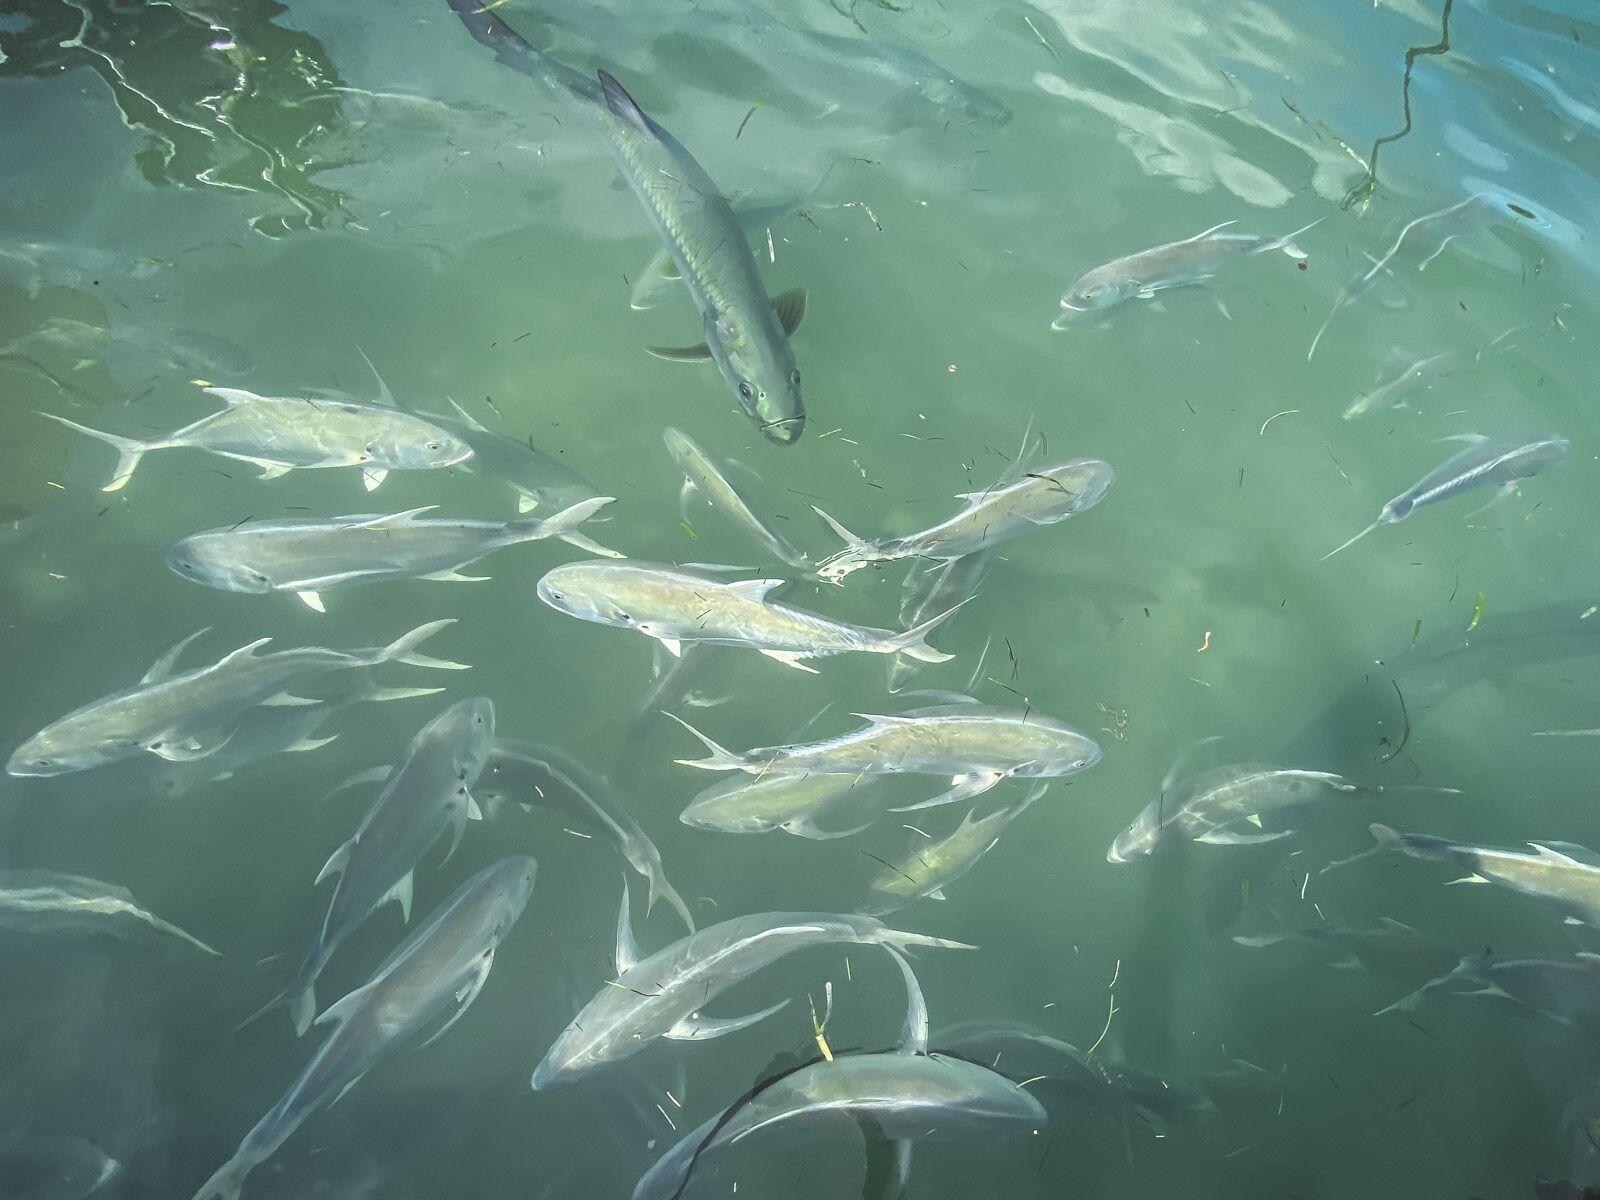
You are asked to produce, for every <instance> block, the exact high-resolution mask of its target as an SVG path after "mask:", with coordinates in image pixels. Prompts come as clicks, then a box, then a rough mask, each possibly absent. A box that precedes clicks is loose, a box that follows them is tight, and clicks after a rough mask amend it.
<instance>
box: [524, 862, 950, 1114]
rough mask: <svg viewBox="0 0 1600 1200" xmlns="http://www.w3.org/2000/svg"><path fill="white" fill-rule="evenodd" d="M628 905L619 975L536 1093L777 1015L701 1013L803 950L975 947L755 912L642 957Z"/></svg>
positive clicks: (842, 920)
mask: <svg viewBox="0 0 1600 1200" xmlns="http://www.w3.org/2000/svg"><path fill="white" fill-rule="evenodd" d="M622 903H623V907H622V912H621V914H620V917H619V919H618V922H617V950H616V962H615V966H616V970H617V978H616V979H615V980H614V981H612V982H610V983H608V984H607V985H606V986H605V987H603V988H601V989H600V991H599V993H598V994H597V995H596V996H595V997H594V999H593V1000H591V1001H589V1003H588V1004H587V1005H585V1006H584V1008H583V1011H582V1012H580V1013H578V1015H577V1016H576V1017H574V1018H573V1019H572V1023H571V1024H570V1025H568V1026H567V1028H566V1030H565V1031H563V1032H562V1034H561V1036H560V1037H558V1038H557V1039H556V1041H555V1044H554V1045H552V1046H551V1047H550V1050H549V1052H548V1053H547V1054H546V1055H545V1056H544V1058H543V1059H542V1060H541V1061H540V1063H539V1065H538V1067H537V1068H536V1069H535V1070H534V1073H533V1086H534V1087H535V1088H545V1087H550V1086H552V1085H554V1084H558V1083H565V1082H567V1081H568V1080H571V1079H574V1078H576V1077H577V1076H579V1075H583V1074H586V1073H587V1072H589V1071H593V1070H595V1069H596V1068H598V1067H601V1066H604V1065H605V1064H606V1063H611V1062H617V1061H618V1060H620V1059H624V1058H627V1057H629V1056H630V1055H633V1054H637V1053H638V1052H639V1051H640V1050H642V1049H644V1047H645V1046H647V1045H649V1044H650V1043H651V1042H653V1041H654V1040H655V1039H657V1038H660V1037H667V1038H674V1039H679V1040H685V1041H693V1040H703V1039H707V1038H714V1037H721V1036H722V1035H724V1034H728V1033H733V1032H734V1031H736V1030H740V1029H745V1028H748V1027H749V1026H751V1025H753V1024H755V1023H756V1022H757V1021H760V1020H762V1019H763V1018H765V1017H768V1016H771V1015H772V1014H773V1013H775V1012H777V1011H778V1010H779V1009H781V1008H782V1007H784V1005H786V1004H787V1003H788V1001H787V1000H783V1001H780V1002H779V1003H777V1004H775V1005H773V1006H772V1007H770V1008H766V1009H762V1010H761V1011H760V1012H756V1013H750V1014H746V1015H744V1016H739V1017H726V1018H716V1017H709V1016H706V1015H705V1014H704V1013H703V1012H702V1009H703V1008H704V1007H705V1005H707V1004H708V1003H710V1002H711V1000H712V999H714V998H715V997H716V996H718V995H719V994H721V993H722V992H723V991H725V990H726V989H727V988H730V987H732V986H733V985H734V984H736V983H738V982H739V981H741V980H743V979H745V978H746V977H748V976H749V975H752V974H754V973H755V972H756V971H758V970H760V969H761V968H762V967H765V966H767V965H768V964H770V963H773V962H776V961H777V960H778V959H780V958H782V957H783V956H784V955H786V954H792V953H793V952H794V951H796V950H801V949H804V948H805V947H807V946H829V945H841V944H843V945H884V946H890V947H904V946H930V947H938V948H943V949H955V950H970V949H972V948H973V947H971V946H967V945H965V944H964V943H962V942H952V941H948V940H946V939H944V938H936V937H928V936H927V935H925V934H920V933H906V932H903V931H901V930H898V929H890V928H888V927H887V926H885V925H884V924H883V922H881V921H879V920H877V919H876V918H873V917H866V916H857V915H854V914H848V913H757V914H753V915H751V916H745V917H735V918H733V919H732V920H729V921H723V922H721V923H719V924H716V925H712V926H710V927H708V928H706V929H702V930H700V931H699V932H698V933H694V934H690V935H689V936H688V937H685V938H680V939H679V940H678V941H676V942H673V943H672V944H671V945H669V946H667V947H665V948H663V949H661V950H658V951H656V953H654V954H652V955H650V956H649V957H648V958H644V959H640V958H639V954H638V950H637V949H636V948H635V946H634V942H633V933H632V929H631V927H630V925H629V921H628V895H627V889H626V886H624V889H623V897H622Z"/></svg>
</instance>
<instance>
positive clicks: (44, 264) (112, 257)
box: [0, 238, 172, 300]
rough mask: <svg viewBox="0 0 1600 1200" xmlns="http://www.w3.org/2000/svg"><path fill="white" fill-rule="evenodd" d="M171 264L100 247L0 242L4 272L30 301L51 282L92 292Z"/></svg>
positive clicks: (59, 243)
mask: <svg viewBox="0 0 1600 1200" xmlns="http://www.w3.org/2000/svg"><path fill="white" fill-rule="evenodd" d="M171 265H172V264H171V263H170V262H167V261H166V260H165V259H159V258H148V257H145V258H140V257H135V256H133V255H130V254H123V253H119V252H117V251H114V250H102V249H100V248H99V247H96V246H75V245H71V244H70V243H67V242H25V241H21V240H19V239H12V238H7V239H5V240H4V241H0V274H5V275H7V276H10V277H11V278H13V279H15V280H18V281H19V282H20V284H21V286H22V288H23V289H24V290H25V291H26V292H27V293H28V299H30V300H37V299H38V298H39V294H40V292H42V291H43V290H44V288H45V286H46V285H47V284H48V285H49V286H51V287H61V288H69V289H71V290H72V291H75V292H80V293H82V294H83V295H88V294H89V292H90V291H91V290H92V289H93V288H94V287H95V285H97V284H100V283H102V282H105V283H107V284H109V283H110V282H111V281H112V280H117V281H126V280H128V279H147V278H149V277H150V276H151V275H154V274H155V273H156V272H157V271H158V270H160V269H161V268H162V267H168V266H171Z"/></svg>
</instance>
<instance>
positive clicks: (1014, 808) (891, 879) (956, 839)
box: [860, 784, 1049, 916]
mask: <svg viewBox="0 0 1600 1200" xmlns="http://www.w3.org/2000/svg"><path fill="white" fill-rule="evenodd" d="M1048 786H1049V785H1048V784H1039V785H1037V786H1036V787H1034V788H1033V790H1032V791H1030V792H1029V793H1028V794H1027V795H1026V796H1024V797H1023V798H1022V799H1021V800H1019V801H1017V803H1015V804H1013V805H1010V806H1009V807H1007V808H1002V809H999V810H997V811H995V812H992V813H990V814H989V815H988V816H986V817H984V818H983V819H982V820H978V819H977V813H978V810H977V809H973V810H972V811H971V812H969V813H968V814H967V815H966V817H964V818H963V819H962V822H961V824H960V825H958V826H957V827H956V830H955V832H954V833H951V834H947V835H946V836H945V837H942V838H934V839H933V840H931V841H930V840H928V839H926V838H923V837H920V836H917V835H915V834H913V838H914V839H915V840H914V841H913V842H912V844H911V847H910V849H909V850H908V851H907V852H906V853H905V854H904V855H902V856H901V857H900V858H899V859H898V860H897V861H896V862H894V863H892V864H890V866H889V867H888V868H887V869H886V870H884V871H882V872H881V873H879V874H878V875H876V876H874V877H873V879H872V881H871V882H870V883H868V885H867V899H866V902H865V903H864V904H862V905H861V908H860V911H861V912H864V913H871V914H872V915H873V916H883V915H884V914H885V913H891V912H896V911H898V910H899V909H902V908H904V907H905V906H906V905H908V904H910V903H911V902H912V901H915V900H920V899H922V898H924V897H927V898H928V899H930V900H943V899H944V898H945V894H944V889H945V887H946V886H947V885H949V884H952V883H954V882H955V881H956V880H958V879H960V878H961V877H962V876H963V875H965V874H966V873H967V872H968V871H970V870H971V869H972V868H973V867H975V866H976V865H977V863H978V860H979V859H980V858H982V857H983V856H984V855H985V854H987V853H989V851H991V850H993V849H994V848H995V845H996V843H998V842H999V841H1000V835H1001V834H1002V833H1004V832H1005V829H1006V826H1008V825H1010V824H1011V822H1012V821H1015V820H1016V819H1017V818H1018V817H1020V816H1021V815H1022V813H1023V811H1024V810H1025V809H1026V808H1028V806H1029V805H1031V804H1032V803H1033V802H1034V801H1035V800H1037V799H1038V798H1039V797H1040V796H1042V795H1044V793H1045V788H1046V787H1048Z"/></svg>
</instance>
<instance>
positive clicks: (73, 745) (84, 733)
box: [6, 620, 466, 775]
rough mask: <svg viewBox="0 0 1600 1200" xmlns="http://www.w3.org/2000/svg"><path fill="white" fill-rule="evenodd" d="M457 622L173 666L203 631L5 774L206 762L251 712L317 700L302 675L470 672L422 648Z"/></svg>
mask: <svg viewBox="0 0 1600 1200" xmlns="http://www.w3.org/2000/svg"><path fill="white" fill-rule="evenodd" d="M454 623H455V622H454V621H453V620H446V621H430V622H428V623H427V624H426V625H419V626H418V627H417V628H415V629H413V630H412V631H411V632H410V633H407V634H404V635H403V636H401V637H398V638H396V639H395V640H394V641H393V642H390V643H389V644H388V645H387V646H373V647H368V648H366V649H360V650H330V649H325V648H323V647H320V646H302V647H300V648H299V649H296V650H279V651H276V652H274V653H271V654H257V653H256V650H258V649H259V648H260V647H262V646H264V645H266V644H267V643H268V642H270V641H271V640H272V639H271V638H258V639H256V640H255V641H253V642H251V643H250V644H249V645H248V646H241V647H239V649H237V650H235V651H233V653H231V654H228V655H226V656H225V657H223V658H222V659H220V660H219V661H217V662H215V663H212V664H210V665H209V666H204V667H196V668H194V669H193V670H189V671H176V672H175V670H174V668H175V667H176V665H177V661H178V656H179V655H180V654H181V653H182V652H183V650H184V649H185V648H186V647H187V646H188V645H189V644H190V643H191V642H193V641H194V640H195V638H197V637H199V636H201V634H203V633H205V632H207V631H206V630H204V629H202V630H199V631H198V632H196V633H192V634H190V635H189V636H188V637H186V638H185V639H183V641H181V642H179V643H178V644H177V645H176V646H174V647H172V648H171V649H170V650H168V651H166V652H165V653H164V654H162V655H161V657H160V658H158V659H157V660H156V661H155V663H154V664H152V665H151V667H150V669H149V670H148V671H146V672H145V674H144V678H143V679H141V680H140V681H139V682H138V683H137V684H135V685H134V686H133V687H131V688H127V689H125V690H123V691H120V692H115V693H113V694H112V695H110V696H106V697H104V698H102V699H99V700H96V701H94V702H93V703H91V704H86V705H84V706H83V707H82V708H79V709H77V710H75V711H73V712H70V713H68V714H67V715H66V716H64V717H62V718H60V719H59V720H57V721H52V722H51V723H50V724H49V725H47V726H45V727H44V728H43V729H41V730H40V731H39V732H38V733H36V734H34V735H33V736H32V737H30V738H29V739H28V740H27V741H25V742H24V743H22V745H20V746H18V747H17V749H16V750H15V751H13V752H12V754H11V758H10V760H9V761H8V762H7V763H6V771H7V772H8V773H9V774H12V775H65V774H68V773H70V772H72V771H83V770H87V769H88V768H90V767H98V766H102V765H104V764H105V763H111V762H118V761H120V760H122V759H127V758H136V757H138V756H139V755H141V754H146V753H149V754H155V755H157V756H159V757H161V758H165V759H168V760H169V761H177V762H187V761H193V760H195V759H201V758H205V757H207V756H208V755H210V754H214V753H215V752H216V751H217V750H218V749H220V748H221V747H222V746H224V745H225V744H226V743H227V742H228V739H229V738H231V737H232V736H233V732H234V730H235V729H236V728H237V727H238V722H239V720H240V718H241V717H242V716H243V715H244V714H245V713H246V712H248V711H249V710H250V709H253V708H255V707H257V706H259V705H267V706H269V707H270V706H272V705H285V706H290V705H311V704H317V703H319V702H318V701H316V700H310V699H307V698H306V697H303V696H296V695H293V694H292V693H290V692H288V691H286V690H285V688H287V687H289V686H291V685H293V684H295V683H297V682H299V681H302V680H306V679H312V678H316V677H317V676H319V675H326V674H328V673H330V672H333V671H350V670H358V669H361V668H364V667H375V666H377V665H378V664H379V663H386V662H398V663H407V664H409V665H411V666H414V667H434V668H440V669H446V670H465V669H466V667H465V664H463V663H455V662H450V661H448V660H446V659H440V658H431V657H429V656H428V655H426V654H421V653H418V651H417V647H418V646H420V645H421V644H422V643H423V642H425V641H426V640H427V639H428V638H430V637H431V636H433V635H434V634H435V633H438V632H439V630H441V629H444V628H445V627H446V626H448V625H453V624H454ZM405 694H408V695H409V694H412V693H405ZM378 698H379V699H394V698H398V696H395V695H393V694H390V695H383V696H380V697H378Z"/></svg>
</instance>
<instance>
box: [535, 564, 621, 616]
mask: <svg viewBox="0 0 1600 1200" xmlns="http://www.w3.org/2000/svg"><path fill="white" fill-rule="evenodd" d="M597 565H598V564H595V563H583V562H577V563H568V564H567V565H565V566H562V567H557V568H556V569H555V570H553V571H549V572H547V573H546V574H545V576H544V578H543V579H541V580H539V586H538V588H537V591H538V593H539V599H541V600H543V601H544V602H545V603H546V604H548V605H549V606H550V607H551V608H553V609H555V610H556V611H557V612H564V613H566V614H567V615H568V616H570V617H577V618H578V619H579V620H580V621H592V622H594V623H595V624H596V625H610V626H612V627H613V628H616V629H629V628H632V627H634V625H635V623H636V622H635V620H634V617H633V614H632V613H630V612H628V610H627V609H626V608H625V607H624V606H623V604H622V603H621V601H620V596H619V594H618V589H617V588H616V586H615V583H616V580H615V578H614V574H613V572H607V571H597V570H595V567H596V566H597Z"/></svg>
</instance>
